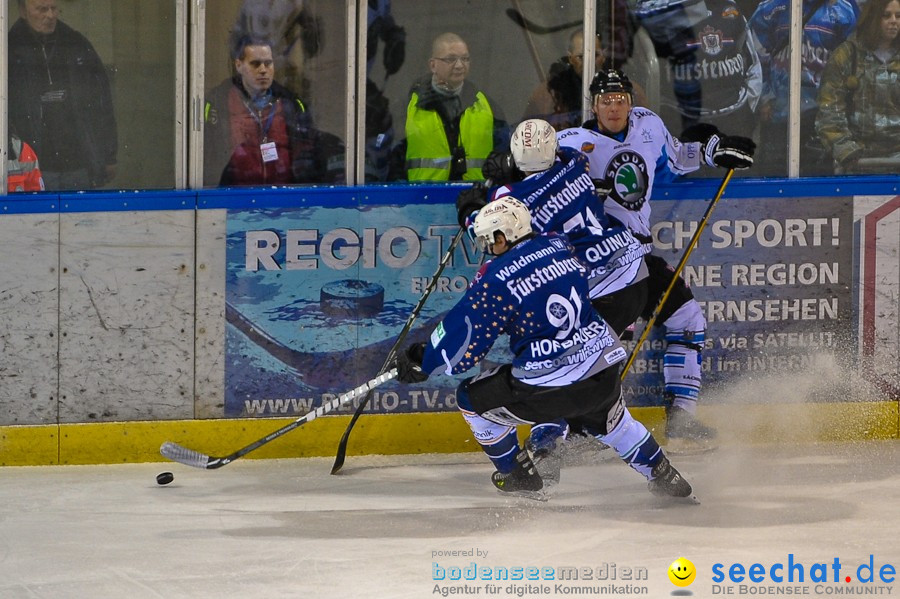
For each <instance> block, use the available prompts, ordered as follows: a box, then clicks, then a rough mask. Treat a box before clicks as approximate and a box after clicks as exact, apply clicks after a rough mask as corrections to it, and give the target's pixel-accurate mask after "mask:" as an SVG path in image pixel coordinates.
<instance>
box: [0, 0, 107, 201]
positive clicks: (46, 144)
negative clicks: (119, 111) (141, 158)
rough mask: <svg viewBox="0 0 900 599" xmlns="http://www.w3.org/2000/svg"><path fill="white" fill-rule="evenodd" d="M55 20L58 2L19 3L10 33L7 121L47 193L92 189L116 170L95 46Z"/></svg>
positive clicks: (104, 83)
mask: <svg viewBox="0 0 900 599" xmlns="http://www.w3.org/2000/svg"><path fill="white" fill-rule="evenodd" d="M59 14H60V10H59V6H58V2H57V0H19V15H20V16H19V19H18V20H17V21H16V22H15V23H14V24H13V26H12V28H11V29H10V30H9V57H8V60H9V122H10V124H11V126H12V127H13V128H14V129H15V130H16V131H17V132H18V134H19V136H20V137H21V138H22V140H23V141H25V142H26V143H28V144H29V145H30V146H32V147H33V148H34V150H35V152H37V154H38V155H39V156H40V157H41V164H42V166H43V167H44V170H43V175H44V184H45V185H46V187H47V189H49V190H53V191H65V190H81V189H93V188H96V187H100V186H102V185H103V184H105V183H107V182H108V181H110V180H111V179H112V178H113V177H114V176H115V172H116V154H117V151H118V140H117V133H116V119H115V114H114V111H113V102H112V93H111V92H110V86H109V79H108V78H107V76H106V70H105V69H104V67H103V63H102V62H101V61H100V57H99V56H98V55H97V52H96V50H94V47H93V46H92V45H91V43H90V42H89V41H88V40H87V38H85V37H84V36H83V35H82V34H80V33H78V32H77V31H75V30H74V29H72V28H71V27H69V26H68V25H66V24H65V23H63V22H62V21H60V20H59Z"/></svg>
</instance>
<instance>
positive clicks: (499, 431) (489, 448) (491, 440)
mask: <svg viewBox="0 0 900 599" xmlns="http://www.w3.org/2000/svg"><path fill="white" fill-rule="evenodd" d="M456 401H457V406H458V407H459V411H460V412H462V416H463V418H465V420H466V423H467V424H468V425H469V428H470V429H472V434H473V435H475V440H476V441H478V444H479V445H481V449H483V450H484V453H486V454H487V456H488V457H489V458H490V459H491V461H492V462H493V463H494V467H495V468H496V469H497V471H498V472H501V473H503V474H506V473H509V472H512V471H513V470H515V468H516V454H517V453H519V439H518V437H517V436H516V427H514V426H510V425H508V424H497V423H495V422H491V421H490V420H488V419H486V418H484V417H483V416H480V415H479V414H477V413H476V412H474V411H473V409H472V405H471V403H470V402H469V394H468V393H467V392H466V390H465V389H464V386H463V385H460V387H459V389H458V390H457V397H456Z"/></svg>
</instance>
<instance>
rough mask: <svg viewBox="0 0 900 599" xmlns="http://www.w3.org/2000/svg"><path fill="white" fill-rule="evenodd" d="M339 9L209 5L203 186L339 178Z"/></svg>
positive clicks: (286, 1)
mask: <svg viewBox="0 0 900 599" xmlns="http://www.w3.org/2000/svg"><path fill="white" fill-rule="evenodd" d="M347 16H348V15H347V14H346V9H345V3H343V2H330V1H325V0H321V1H315V0H313V1H311V0H217V2H215V3H214V4H212V3H207V12H206V58H205V61H206V62H205V65H206V85H205V87H206V98H205V102H204V108H203V117H202V118H203V128H204V136H203V157H204V159H203V183H204V186H206V187H215V186H223V185H294V184H314V183H342V182H344V181H345V166H344V165H345V156H344V144H345V141H344V139H343V136H344V129H345V123H346V116H345V114H346V110H345V103H346V98H347V89H346V63H347V61H346V51H347V45H346V44H347V27H346V23H347Z"/></svg>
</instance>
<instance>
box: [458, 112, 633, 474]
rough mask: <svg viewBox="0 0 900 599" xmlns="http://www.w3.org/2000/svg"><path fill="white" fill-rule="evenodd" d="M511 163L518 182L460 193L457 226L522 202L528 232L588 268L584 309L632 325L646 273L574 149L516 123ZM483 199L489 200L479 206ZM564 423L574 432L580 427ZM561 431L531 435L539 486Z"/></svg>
mask: <svg viewBox="0 0 900 599" xmlns="http://www.w3.org/2000/svg"><path fill="white" fill-rule="evenodd" d="M510 157H511V165H514V166H515V168H516V169H518V171H521V177H520V176H517V175H514V174H510V173H507V174H505V175H504V174H503V173H497V172H493V173H491V175H492V178H493V179H495V180H501V181H502V182H503V183H505V184H502V185H498V186H497V187H494V188H492V189H491V190H490V193H488V192H487V191H486V190H483V191H482V196H478V190H477V188H474V189H473V190H472V191H467V190H464V191H463V192H461V193H460V198H461V199H460V200H459V201H458V202H457V204H458V210H459V214H458V217H459V221H460V224H461V225H465V226H467V227H468V228H470V229H471V224H472V222H473V221H474V218H475V216H477V214H478V209H479V208H481V207H482V206H483V205H484V204H485V203H486V202H487V201H489V200H490V201H493V200H496V199H498V198H502V197H507V196H512V197H515V198H519V199H521V201H522V202H523V203H524V204H525V205H526V206H527V207H528V211H529V212H530V213H531V225H532V227H533V228H534V230H535V231H537V232H538V233H546V232H551V231H552V232H556V233H565V234H566V235H567V236H568V238H569V241H570V242H571V244H572V246H573V248H574V250H575V256H576V257H577V258H578V259H579V260H580V261H581V263H582V264H584V265H585V267H586V268H587V277H588V288H589V295H590V298H591V304H592V305H593V306H594V308H595V309H596V310H597V312H598V313H599V314H600V316H601V317H602V318H603V320H605V321H606V322H607V324H609V326H610V327H611V328H612V329H613V331H615V333H616V334H617V335H621V334H622V333H623V331H625V330H626V328H627V327H628V326H629V325H631V324H633V323H634V321H635V320H637V319H638V317H639V316H640V315H641V312H642V310H643V309H644V304H645V303H646V302H647V266H646V265H645V264H644V252H643V248H642V245H641V243H640V242H639V241H638V240H637V239H636V238H635V237H634V234H632V232H631V231H630V230H629V229H628V228H627V227H625V226H624V225H623V224H622V223H620V222H619V221H618V220H616V219H613V218H609V217H608V216H607V215H606V212H605V210H604V208H603V200H604V198H605V196H606V194H607V193H608V192H609V189H608V187H607V186H606V183H605V182H604V181H593V180H592V179H591V176H590V172H589V168H590V167H589V165H588V160H587V157H586V156H585V155H584V154H582V153H581V152H580V151H579V150H576V149H574V148H560V147H559V142H558V141H557V132H556V130H555V129H554V128H553V126H551V125H550V123H548V122H547V121H544V120H541V119H527V120H524V121H522V122H521V123H519V125H518V126H517V127H516V130H515V131H514V132H513V135H512V138H511V140H510ZM493 159H494V160H501V159H504V158H501V157H499V156H495V157H494V158H493ZM510 177H512V180H510ZM484 195H488V196H489V197H487V198H484V199H482V198H483V196H484ZM571 424H573V425H574V426H573V428H574V429H575V430H578V431H581V426H580V423H578V422H575V423H571ZM567 430H568V426H567V423H566V422H564V421H560V422H555V423H542V424H539V425H537V426H535V427H534V428H533V429H532V433H531V436H530V438H529V445H528V447H529V449H530V450H531V451H532V453H533V455H534V461H535V464H536V465H537V466H538V471H539V472H540V473H541V475H542V476H543V477H544V480H545V483H546V482H549V483H551V484H552V483H555V482H556V481H558V479H559V466H560V459H561V456H560V454H559V453H557V452H554V449H555V448H556V445H557V442H558V440H559V439H560V438H563V437H565V435H566V434H567Z"/></svg>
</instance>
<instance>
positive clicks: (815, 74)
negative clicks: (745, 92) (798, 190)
mask: <svg viewBox="0 0 900 599" xmlns="http://www.w3.org/2000/svg"><path fill="white" fill-rule="evenodd" d="M790 13H791V11H790V0H765V1H764V2H762V3H760V5H759V7H758V8H757V9H756V11H755V12H754V13H753V16H752V17H750V28H751V29H752V30H753V33H754V35H755V36H756V38H757V41H758V42H759V57H760V60H761V62H762V67H763V96H762V101H761V104H760V109H759V116H760V124H761V128H760V146H761V147H763V148H765V151H764V152H760V154H759V157H758V160H757V164H756V166H755V167H754V168H755V170H756V173H755V174H756V175H763V176H765V175H775V176H779V175H780V176H784V175H785V174H786V173H787V149H788V148H787V120H788V102H789V100H790V48H789V45H790V44H789V41H790V40H789V36H790V28H791V23H790V21H791V14H790ZM858 15H859V8H858V7H857V5H856V0H803V17H802V19H803V42H802V56H801V71H800V94H801V95H800V112H801V115H800V174H801V175H827V174H830V173H831V170H832V169H831V168H830V164H831V161H830V160H828V159H827V157H826V156H825V152H824V149H823V148H822V145H821V143H820V142H819V138H818V136H817V135H816V132H815V119H816V112H817V111H818V104H817V95H818V91H819V82H820V80H821V78H822V71H824V70H825V64H826V63H827V62H828V56H829V54H830V53H831V52H832V51H833V50H834V49H835V48H837V47H838V46H839V45H840V44H841V43H842V42H843V41H844V40H846V39H847V37H848V36H849V35H850V34H851V33H852V32H853V29H854V27H856V19H857V17H858Z"/></svg>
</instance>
